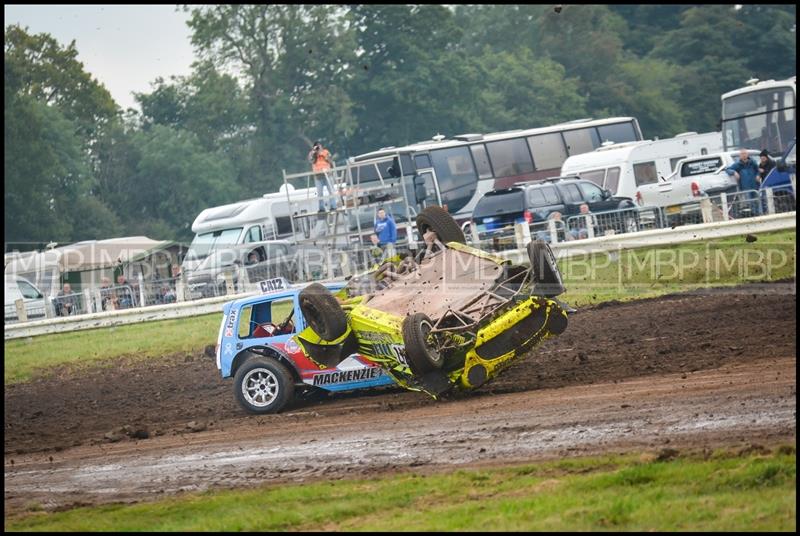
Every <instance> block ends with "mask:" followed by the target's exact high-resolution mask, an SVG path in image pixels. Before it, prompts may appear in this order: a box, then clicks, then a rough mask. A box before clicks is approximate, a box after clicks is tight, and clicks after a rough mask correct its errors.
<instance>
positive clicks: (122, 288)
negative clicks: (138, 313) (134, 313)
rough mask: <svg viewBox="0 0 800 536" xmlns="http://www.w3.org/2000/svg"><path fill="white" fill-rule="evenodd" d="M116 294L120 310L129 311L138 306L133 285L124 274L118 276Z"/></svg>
mask: <svg viewBox="0 0 800 536" xmlns="http://www.w3.org/2000/svg"><path fill="white" fill-rule="evenodd" d="M114 294H115V297H116V305H117V308H118V309H128V308H130V307H133V306H134V305H136V298H135V297H134V288H133V285H131V284H130V283H129V282H128V279H127V278H126V277H125V276H124V275H123V274H119V275H118V276H117V288H116V290H115V293H114Z"/></svg>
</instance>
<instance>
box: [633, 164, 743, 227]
mask: <svg viewBox="0 0 800 536" xmlns="http://www.w3.org/2000/svg"><path fill="white" fill-rule="evenodd" d="M749 153H750V157H751V158H753V159H755V160H756V162H757V161H758V151H749ZM738 157H739V155H738V153H736V152H728V153H714V154H709V155H705V156H701V157H700V156H699V157H694V158H687V159H685V160H682V161H681V162H680V163H679V164H678V167H677V169H676V170H675V172H674V173H673V174H672V175H670V176H669V177H667V178H666V179H665V180H663V181H661V180H660V181H658V182H657V183H654V184H645V185H642V186H640V187H639V189H638V192H639V194H640V195H639V196H637V200H638V201H639V204H641V205H644V206H656V207H667V209H668V211H667V212H668V213H669V209H673V211H674V212H676V213H677V212H679V211H680V210H676V209H674V208H673V207H676V206H677V205H680V204H684V203H689V202H691V201H697V200H698V198H699V197H701V196H703V195H717V194H719V193H720V192H731V191H732V190H735V189H736V181H735V179H734V178H733V177H731V176H729V175H728V174H727V173H725V168H727V167H728V166H730V165H731V164H733V163H734V162H735V160H736V159H737V158H738ZM692 184H695V185H696V187H695V188H693V187H692ZM695 192H697V195H695Z"/></svg>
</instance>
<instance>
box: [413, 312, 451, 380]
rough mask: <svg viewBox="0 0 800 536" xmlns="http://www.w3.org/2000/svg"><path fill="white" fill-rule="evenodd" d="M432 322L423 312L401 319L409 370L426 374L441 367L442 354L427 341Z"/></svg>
mask: <svg viewBox="0 0 800 536" xmlns="http://www.w3.org/2000/svg"><path fill="white" fill-rule="evenodd" d="M432 329H433V322H431V319H430V318H428V316H427V315H426V314H425V313H414V314H413V315H410V316H407V317H406V319H405V320H404V321H403V344H405V347H406V360H407V361H408V366H409V368H410V369H411V372H413V373H414V374H417V375H420V376H421V375H423V374H427V373H428V372H432V371H434V370H438V369H440V368H442V365H444V356H442V354H440V353H439V352H438V351H437V350H436V349H435V348H433V347H432V346H431V344H430V343H429V342H428V336H429V335H430V333H431V330H432Z"/></svg>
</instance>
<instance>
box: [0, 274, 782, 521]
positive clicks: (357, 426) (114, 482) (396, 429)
mask: <svg viewBox="0 0 800 536" xmlns="http://www.w3.org/2000/svg"><path fill="white" fill-rule="evenodd" d="M795 314H796V295H795V286H794V282H791V283H782V284H775V285H755V286H752V287H739V288H737V289H727V290H724V291H722V290H721V291H714V292H710V291H702V292H697V293H686V294H679V295H673V296H666V297H661V298H656V299H648V300H641V301H636V302H628V303H608V304H601V305H599V306H595V307H591V308H585V309H582V310H581V311H579V312H577V313H576V314H574V315H572V316H571V318H570V325H569V327H568V329H567V331H566V332H565V333H564V334H562V335H561V336H559V337H557V338H554V339H550V340H548V341H546V342H545V343H544V344H542V345H541V346H539V347H538V348H536V349H534V350H533V351H532V352H531V354H530V356H529V357H528V358H527V359H525V360H522V361H520V362H518V363H517V364H515V365H514V366H513V367H511V368H509V369H508V370H506V371H505V372H504V373H503V374H502V375H501V376H500V377H498V378H497V379H496V380H495V381H494V382H492V383H490V384H488V385H486V386H484V387H482V388H481V389H479V390H477V391H475V392H473V393H467V394H458V395H452V396H450V397H448V398H447V399H445V400H441V401H434V400H432V399H430V398H429V397H427V395H424V394H420V393H413V392H407V391H402V390H398V389H386V390H380V391H373V392H369V393H367V392H362V393H351V394H340V395H335V396H334V395H331V396H327V397H311V398H308V399H305V400H300V401H298V402H296V403H295V404H293V405H292V406H291V407H290V408H288V409H287V410H285V411H284V412H283V413H281V414H279V415H269V416H251V415H248V414H246V413H244V412H243V411H242V410H241V409H240V408H239V407H238V406H237V404H236V402H235V401H234V398H233V391H232V382H231V381H230V380H222V379H221V378H220V377H219V373H218V371H217V369H216V367H215V364H214V361H213V359H212V358H209V357H207V356H205V355H202V354H198V355H172V356H165V357H164V358H162V359H159V360H154V359H150V360H146V361H143V360H125V359H121V360H117V361H115V362H114V364H113V365H111V366H103V367H95V368H90V369H82V370H80V371H75V370H70V369H66V368H65V369H61V370H58V371H55V373H54V374H50V375H47V376H44V377H41V378H38V379H35V380H33V381H31V382H28V383H24V384H18V385H11V386H7V387H6V388H5V394H4V400H5V439H4V441H5V443H4V446H5V456H4V458H5V459H4V461H5V505H6V508H7V511H8V510H9V509H10V510H11V511H13V510H15V509H17V508H21V507H24V505H26V504H30V503H31V502H32V501H35V502H36V503H37V504H39V505H42V506H44V507H45V508H48V509H51V508H52V509H58V508H68V507H71V506H74V505H78V504H94V503H103V502H118V501H139V500H148V499H152V498H154V497H159V496H163V494H169V493H176V492H182V491H194V490H203V489H208V488H213V487H237V486H244V485H246V486H252V485H255V484H262V483H271V482H282V481H304V480H308V479H318V478H343V477H349V476H358V477H363V476H365V475H370V474H378V473H386V472H392V471H406V470H414V471H435V470H440V469H442V468H452V467H454V466H457V465H463V464H466V465H470V466H475V465H496V464H506V463H513V462H519V461H525V460H533V459H540V458H553V457H559V456H564V455H579V454H588V453H600V452H608V451H614V452H621V451H625V450H654V451H659V450H663V449H680V448H714V447H716V446H728V445H742V446H747V445H751V446H752V445H759V444H772V443H776V442H782V441H789V442H791V441H794V440H795V435H796V424H795V420H796V372H795V367H796V358H795V352H796V342H795V334H796V321H795ZM754 448H755V447H754Z"/></svg>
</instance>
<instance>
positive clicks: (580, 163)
mask: <svg viewBox="0 0 800 536" xmlns="http://www.w3.org/2000/svg"><path fill="white" fill-rule="evenodd" d="M721 151H722V134H721V133H720V132H707V133H704V134H697V133H696V132H686V133H684V134H678V135H677V136H675V137H674V138H668V139H665V140H645V141H635V142H630V143H617V144H604V145H603V146H602V147H599V148H597V149H595V150H594V151H591V152H588V153H583V154H579V155H575V156H571V157H569V158H567V159H566V160H565V161H564V164H563V166H562V167H561V175H562V176H566V175H578V176H580V177H581V178H582V179H588V180H590V181H592V182H594V183H595V184H597V185H598V186H600V187H601V188H605V189H606V190H609V191H610V192H611V193H612V194H613V195H615V196H617V197H627V198H630V199H633V198H634V197H635V196H636V190H637V188H638V187H639V186H642V185H643V184H650V183H655V182H658V180H659V178H661V177H667V176H669V175H671V174H672V173H673V171H674V170H675V166H676V165H677V164H678V162H680V161H681V160H683V159H684V158H686V157H689V156H694V155H705V154H709V153H717V152H721Z"/></svg>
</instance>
